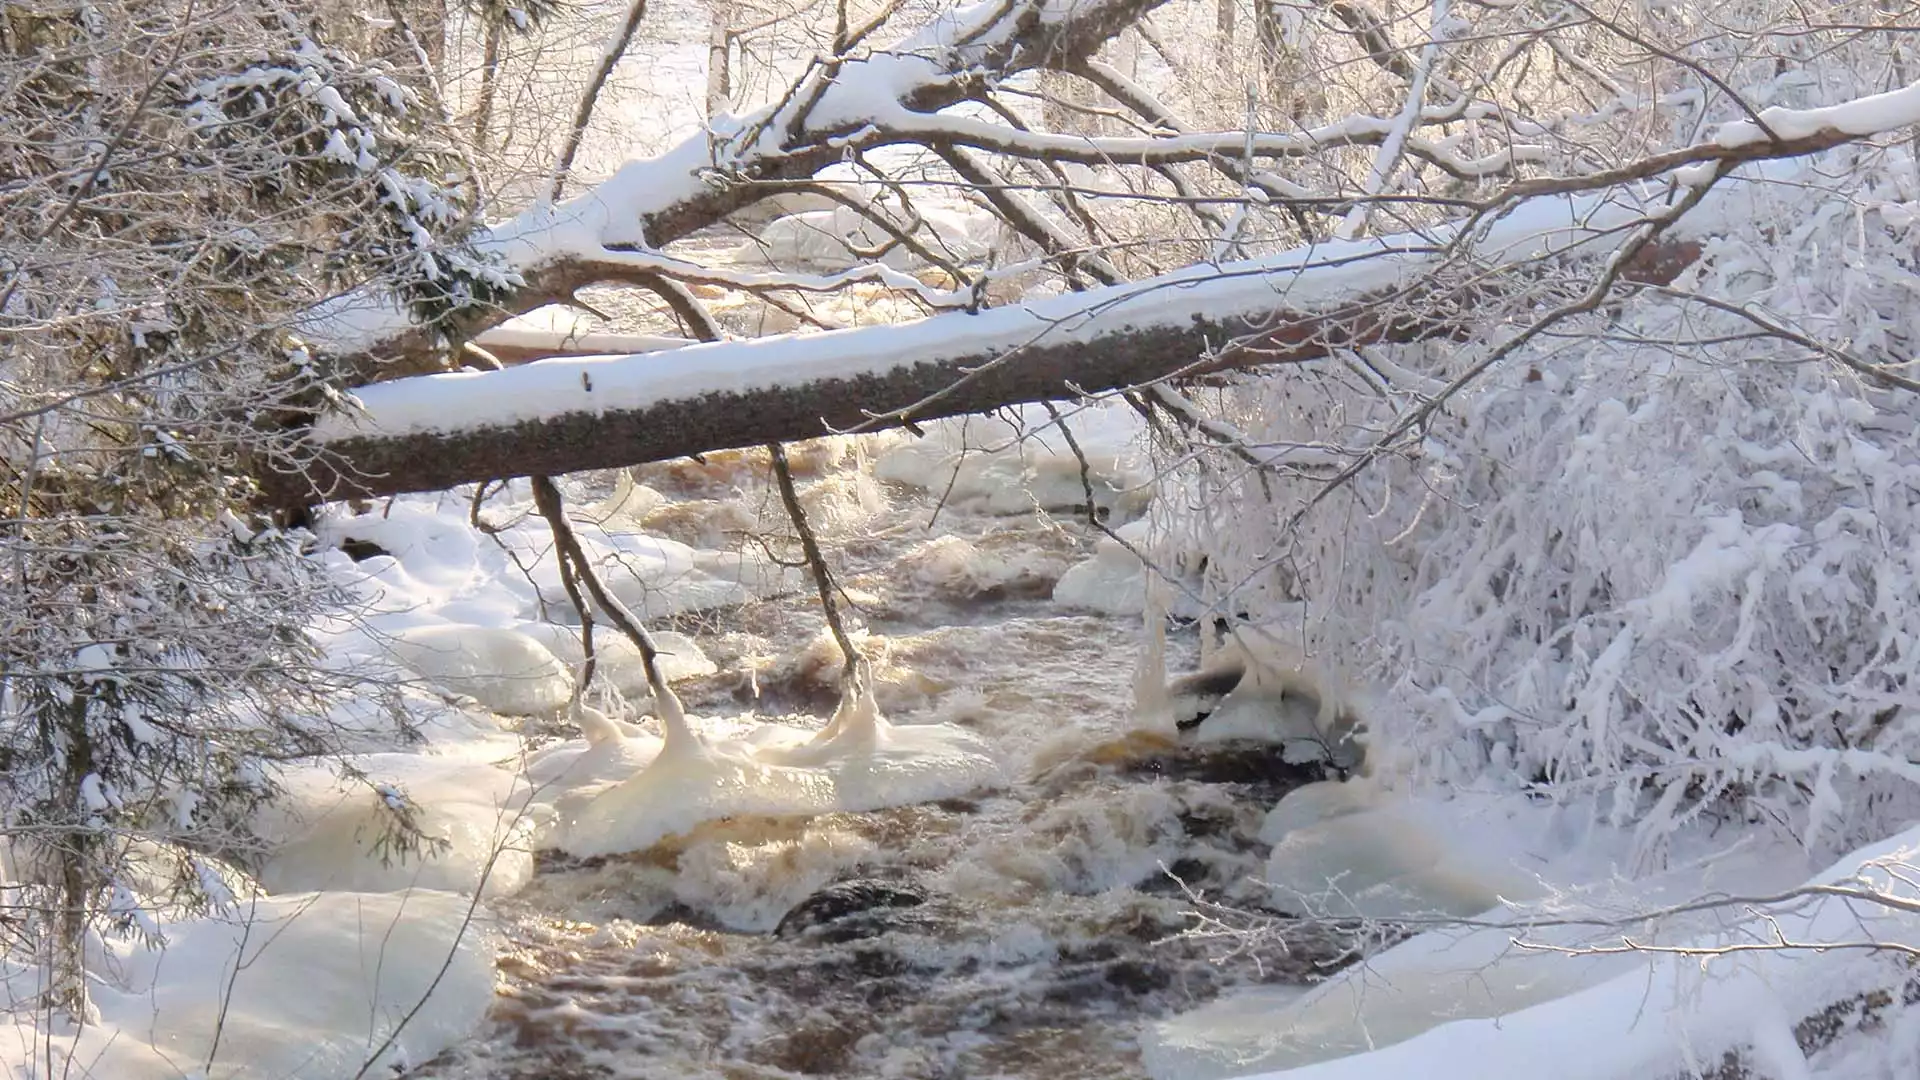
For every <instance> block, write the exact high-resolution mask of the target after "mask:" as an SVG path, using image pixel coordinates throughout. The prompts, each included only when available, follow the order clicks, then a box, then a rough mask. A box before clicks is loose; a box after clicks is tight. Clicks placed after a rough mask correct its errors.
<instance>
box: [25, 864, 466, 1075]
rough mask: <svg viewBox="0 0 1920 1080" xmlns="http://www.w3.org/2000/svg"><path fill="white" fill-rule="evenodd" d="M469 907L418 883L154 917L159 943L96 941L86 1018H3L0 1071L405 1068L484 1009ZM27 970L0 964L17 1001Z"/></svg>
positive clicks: (351, 1071) (28, 981) (28, 987)
mask: <svg viewBox="0 0 1920 1080" xmlns="http://www.w3.org/2000/svg"><path fill="white" fill-rule="evenodd" d="M471 905H472V902H471V901H470V900H469V899H468V898H466V897H462V896H456V895H454V894H452V893H444V892H433V891H429V890H414V891H411V892H400V893H380V894H367V893H353V892H326V893H307V894H295V895H289V896H284V897H275V898H271V899H265V898H263V899H260V900H258V901H254V902H251V903H242V904H241V905H240V907H239V909H238V910H237V911H236V912H235V913H234V914H232V915H231V916H228V917H224V918H213V917H209V918H203V919H195V920H189V921H181V922H173V923H170V924H167V925H165V926H164V927H163V928H162V929H163V931H164V933H165V935H166V938H167V946H166V948H165V949H164V950H159V949H153V948H149V947H146V946H143V945H139V944H137V943H130V942H109V943H107V945H106V947H107V951H108V952H109V954H110V959H109V960H108V961H106V962H105V963H104V965H103V966H104V968H105V976H104V978H103V979H102V980H100V981H99V982H97V983H96V985H95V987H94V990H93V998H94V1004H95V1006H96V1007H97V1009H98V1011H99V1022H98V1023H96V1024H89V1025H88V1026H86V1027H85V1028H82V1029H80V1030H78V1031H77V1032H76V1031H73V1030H70V1029H68V1030H54V1031H40V1030H35V1029H34V1028H33V1027H32V1022H33V1020H34V1019H35V1016H36V1013H35V1011H34V1010H32V1009H27V1010H25V1011H24V1012H22V1013H11V1014H9V1018H8V1019H9V1022H10V1024H11V1029H10V1030H9V1029H6V1028H0V1074H4V1075H7V1076H10V1077H11V1076H47V1075H53V1076H64V1077H70V1078H71V1080H187V1078H197V1077H205V1078H206V1080H266V1078H269V1077H271V1078H273V1080H350V1078H351V1077H353V1076H354V1075H356V1073H358V1071H359V1069H360V1066H361V1063H362V1062H364V1061H366V1060H367V1059H368V1058H370V1057H376V1051H379V1052H378V1054H377V1059H376V1062H375V1067H374V1069H373V1070H369V1075H372V1074H384V1072H385V1070H386V1069H387V1068H389V1067H391V1066H395V1065H406V1064H417V1063H419V1062H422V1061H425V1060H426V1059H427V1058H430V1057H432V1056H433V1055H434V1054H436V1053H438V1052H440V1051H441V1050H442V1049H444V1048H446V1047H447V1046H449V1045H451V1044H452V1043H454V1042H455V1041H456V1040H458V1039H461V1038H463V1037H465V1036H467V1035H468V1033H469V1032H471V1031H472V1030H473V1028H474V1027H475V1026H476V1025H477V1024H478V1023H479V1022H480V1020H481V1018H482V1016H484V1015H485V1013H486V1011H487V1008H488V1007H489V1006H490V1005H491V1004H492V1001H493V982H494V976H493V948H492V944H491V941H490V937H491V931H490V930H489V929H488V927H487V923H486V921H485V919H484V918H472V914H473V913H472V906H471ZM470 919H471V921H470ZM33 976H34V972H33V971H32V969H25V968H20V967H16V966H14V965H13V963H12V961H4V962H0V980H3V981H4V987H3V988H0V992H4V993H5V994H6V995H7V996H8V997H9V999H10V1000H12V1001H15V1002H19V1001H22V1000H25V998H26V995H27V994H30V993H31V992H32V990H33V986H34V979H33ZM429 991H431V994H429ZM423 999H424V1001H425V1003H424V1004H423V1005H421V1004H420V1003H421V1002H422V1000H423ZM416 1005H420V1007H419V1010H418V1012H413V1010H414V1009H415V1006H416ZM410 1013H411V1014H412V1015H411V1017H410V1018H409V1014H410ZM403 1021H404V1027H403V1026H402V1023H403ZM396 1033H397V1034H396ZM389 1036H394V1040H393V1042H392V1044H391V1045H385V1044H386V1043H387V1039H388V1037H389ZM383 1046H384V1049H383ZM209 1062H211V1065H209Z"/></svg>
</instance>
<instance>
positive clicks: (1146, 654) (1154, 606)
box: [1133, 570, 1173, 728]
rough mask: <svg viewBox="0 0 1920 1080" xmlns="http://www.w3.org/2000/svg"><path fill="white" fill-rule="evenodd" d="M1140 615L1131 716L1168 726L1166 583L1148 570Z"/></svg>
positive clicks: (1151, 725) (1151, 724) (1170, 719)
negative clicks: (1142, 634) (1142, 622)
mask: <svg viewBox="0 0 1920 1080" xmlns="http://www.w3.org/2000/svg"><path fill="white" fill-rule="evenodd" d="M1143 618H1144V620H1145V625H1144V626H1143V627H1142V629H1143V630H1145V632H1146V635H1145V636H1146V640H1145V641H1144V642H1143V643H1142V644H1141V648H1140V660H1139V662H1138V663H1137V664H1136V665H1135V667H1134V673H1133V715H1134V720H1135V721H1136V722H1137V723H1138V724H1139V726H1141V727H1147V728H1165V727H1172V726H1173V709H1172V703H1171V702H1170V700H1169V699H1168V697H1167V586H1166V583H1165V582H1164V581H1161V580H1160V577H1159V575H1157V574H1154V573H1153V572H1152V571H1151V570H1149V571H1148V572H1147V604H1146V609H1145V611H1144V612H1143Z"/></svg>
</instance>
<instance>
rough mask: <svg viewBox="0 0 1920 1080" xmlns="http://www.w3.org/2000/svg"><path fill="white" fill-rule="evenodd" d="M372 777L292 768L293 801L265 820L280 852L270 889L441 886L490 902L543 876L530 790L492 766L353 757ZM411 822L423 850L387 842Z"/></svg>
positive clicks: (413, 757)
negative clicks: (531, 837) (527, 814)
mask: <svg viewBox="0 0 1920 1080" xmlns="http://www.w3.org/2000/svg"><path fill="white" fill-rule="evenodd" d="M345 764H346V765H347V766H348V767H350V768H352V769H355V770H358V771H359V772H361V773H364V774H365V776H366V778H367V779H366V780H365V781H364V782H363V781H359V780H349V779H344V778H342V777H341V775H340V774H339V772H338V770H335V769H332V768H328V767H323V766H318V765H308V766H300V767H295V768H293V769H289V770H288V771H287V772H286V774H285V775H284V776H283V778H282V781H281V783H282V786H283V794H282V795H281V797H279V798H277V799H276V800H274V802H273V803H272V804H270V805H269V806H266V807H263V808H262V810H261V812H260V813H259V815H258V816H257V820H256V822H255V829H256V832H257V833H258V835H260V836H261V838H262V839H264V840H266V841H267V842H268V843H269V844H271V845H273V847H272V851H271V853H270V855H269V856H268V858H267V860H266V862H265V864H264V865H263V866H262V867H261V869H260V883H261V884H262V885H263V886H265V887H266V889H267V890H268V891H269V892H271V893H275V894H280V893H287V892H305V891H309V890H318V889H326V890H350V891H355V892H394V891H400V890H406V889H439V890H445V891H449V892H462V893H471V892H473V891H474V890H476V889H479V888H481V886H482V881H483V879H484V883H485V891H486V893H487V894H488V895H495V894H508V893H512V892H516V891H518V890H519V889H520V888H521V887H522V886H524V885H525V884H526V883H527V882H528V881H529V880H530V879H531V878H532V877H533V856H532V854H531V852H530V850H529V847H528V834H529V822H528V821H526V820H525V818H524V815H523V814H522V813H521V811H522V810H523V809H524V808H525V806H526V804H527V798H528V792H527V789H526V786H525V785H524V784H523V783H521V782H520V781H519V780H518V779H517V778H516V777H515V776H514V775H513V774H511V773H509V772H507V771H505V770H504V769H499V768H496V767H494V766H492V765H489V764H486V763H484V762H477V761H470V760H460V759H457V758H448V757H442V756H437V755H432V754H421V753H412V754H409V753H386V754H366V755H361V756H358V757H354V758H350V759H348V760H347V761H346V763H345ZM402 815H404V816H406V817H408V818H410V819H411V820H412V823H413V826H414V827H415V828H416V829H418V831H419V834H420V837H421V838H422V840H423V842H424V845H423V846H422V847H421V849H420V850H418V851H408V852H404V853H403V852H401V851H398V850H393V849H391V848H390V847H388V846H387V845H386V843H384V842H383V838H384V837H388V836H390V835H392V834H394V832H395V828H396V826H397V825H398V824H399V823H400V817H401V816H402Z"/></svg>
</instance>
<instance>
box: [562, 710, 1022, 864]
mask: <svg viewBox="0 0 1920 1080" xmlns="http://www.w3.org/2000/svg"><path fill="white" fill-rule="evenodd" d="M664 712H665V714H664V715H662V717H661V719H662V726H663V727H664V728H665V730H666V733H667V734H666V742H665V746H664V747H663V748H662V749H661V750H660V752H659V754H658V755H657V756H656V757H654V758H653V760H652V761H651V762H649V763H648V764H647V766H646V767H645V768H644V769H642V770H641V771H640V772H638V773H637V774H636V775H633V776H631V777H630V778H628V779H626V780H623V781H621V782H619V783H616V784H612V785H610V786H607V787H605V788H603V789H600V790H598V791H596V792H594V793H593V794H592V795H591V797H590V798H587V799H585V800H584V802H583V804H581V805H578V806H576V807H572V808H569V809H567V810H566V811H564V812H563V814H562V820H561V822H560V825H559V828H558V832H557V840H558V844H559V846H560V847H562V848H564V849H565V850H567V851H569V852H571V853H572V854H574V855H578V856H582V857H588V856H595V855H608V854H613V853H616V852H625V851H642V850H645V849H647V848H649V847H652V846H653V845H655V844H657V843H659V842H660V841H661V840H663V839H666V838H667V837H670V836H674V835H679V834H683V833H686V832H687V831H689V830H691V829H692V828H693V827H695V826H697V825H699V824H701V823H703V822H707V821H712V820H715V819H719V818H730V817H745V816H763V817H790V816H807V815H817V814H824V813H829V812H832V811H836V810H847V811H859V810H874V809H879V808H882V807H887V806H898V805H905V804H910V803H916V802H927V801H931V800H934V799H941V798H947V797H950V796H954V795H960V794H965V793H967V792H971V791H975V790H978V789H980V788H982V787H986V786H989V785H992V784H994V783H997V782H998V781H999V779H1000V771H999V766H998V763H997V761H996V760H995V759H994V757H993V756H992V754H991V753H990V752H989V751H988V749H987V747H986V746H985V744H984V743H982V742H981V741H980V739H979V738H978V737H976V736H974V735H973V734H971V733H970V732H967V731H964V730H962V729H960V728H956V727H952V726H949V725H944V724H930V725H924V726H896V725H894V724H890V723H888V722H887V721H886V720H885V719H883V718H882V717H881V716H880V713H879V708H878V706H877V705H876V704H875V702H874V700H873V695H872V692H871V689H870V687H867V688H863V689H862V691H861V692H860V693H858V694H857V695H849V697H848V698H847V699H846V700H844V701H843V702H842V703H841V706H840V708H839V709H837V710H836V711H835V714H834V716H833V719H832V720H830V721H829V722H828V724H827V726H826V727H824V728H822V729H821V730H820V731H818V732H803V731H800V730H798V729H795V728H788V727H784V726H780V725H767V726H764V727H762V728H760V729H757V730H756V731H754V732H752V733H750V734H749V735H748V737H747V738H745V739H741V740H727V741H714V740H710V739H707V738H704V737H702V736H701V735H700V734H699V733H698V732H696V731H695V730H694V729H693V727H692V725H691V724H690V723H688V721H687V720H686V718H685V717H684V716H683V715H680V713H679V708H678V702H677V701H675V702H672V703H671V706H670V707H669V708H668V709H667V710H665V711H664Z"/></svg>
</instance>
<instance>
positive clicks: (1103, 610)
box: [1053, 521, 1147, 616]
mask: <svg viewBox="0 0 1920 1080" xmlns="http://www.w3.org/2000/svg"><path fill="white" fill-rule="evenodd" d="M1114 532H1115V534H1116V535H1117V536H1119V537H1120V540H1115V539H1113V538H1112V537H1104V536H1103V537H1101V538H1100V540H1099V541H1098V542H1096V543H1095V545H1094V548H1093V554H1092V555H1091V556H1089V557H1088V558H1086V559H1083V560H1081V561H1080V562H1077V563H1075V564H1073V565H1072V566H1070V567H1068V568H1067V572H1066V573H1064V574H1062V575H1060V580H1059V581H1058V582H1056V583H1055V584H1054V587H1053V601H1054V603H1056V604H1059V605H1060V606H1062V607H1067V608H1074V609H1076V610H1080V611H1095V612H1099V613H1100V614H1103V615H1119V616H1132V615H1138V614H1139V613H1140V611H1141V609H1142V608H1144V607H1145V606H1146V602H1147V567H1146V564H1144V563H1142V562H1141V561H1140V559H1139V557H1138V556H1136V555H1135V554H1134V553H1133V552H1132V551H1129V550H1128V549H1127V543H1130V544H1133V545H1135V546H1136V549H1137V547H1138V545H1139V544H1140V543H1142V542H1143V541H1144V540H1145V538H1146V535H1145V534H1146V522H1145V521H1130V522H1128V523H1127V524H1125V525H1122V526H1121V527H1120V528H1118V529H1116V530H1114ZM1121 540H1125V541H1126V542H1127V543H1121Z"/></svg>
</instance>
